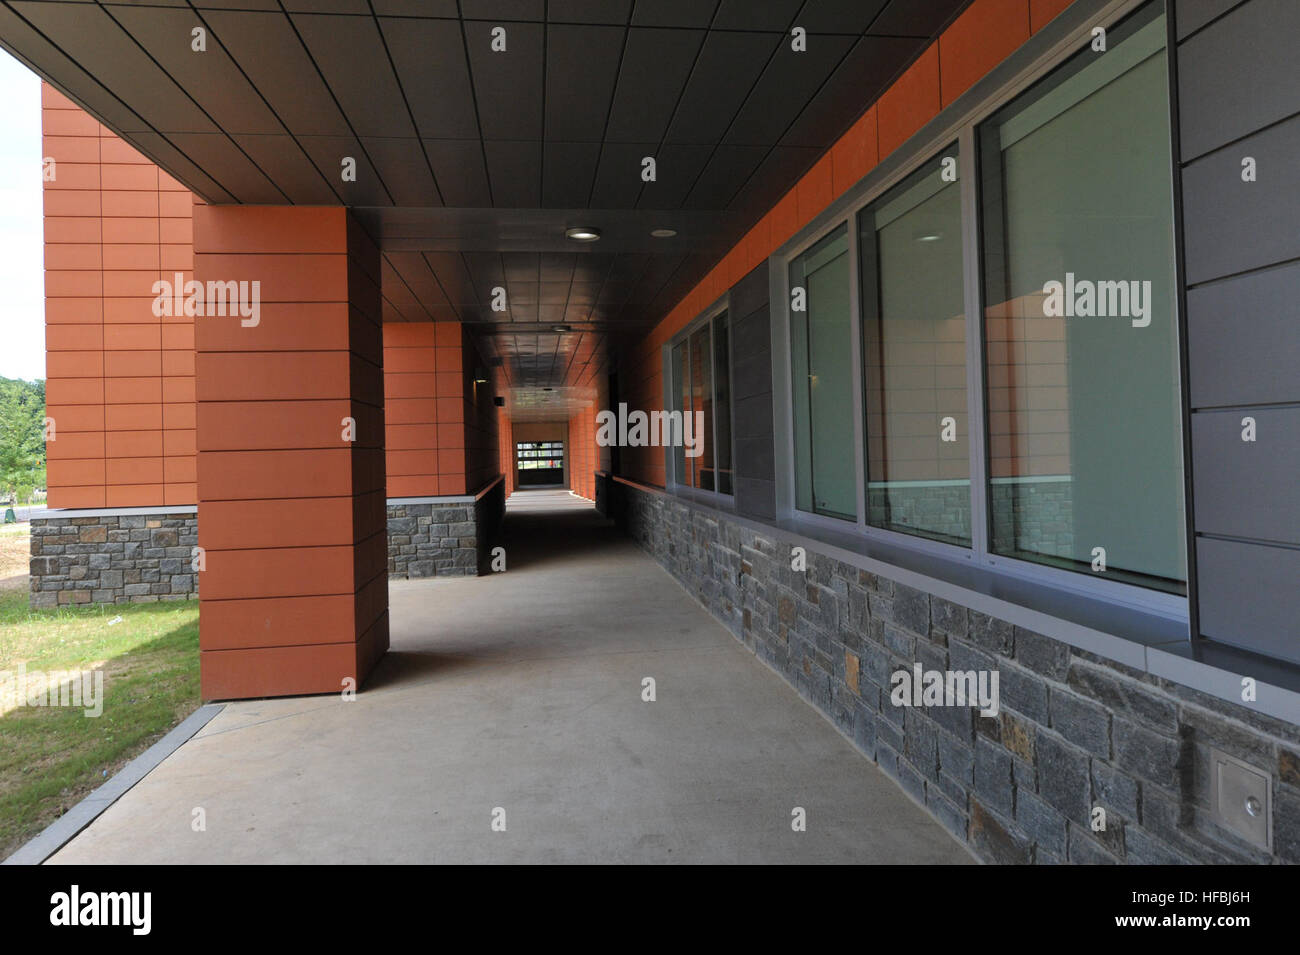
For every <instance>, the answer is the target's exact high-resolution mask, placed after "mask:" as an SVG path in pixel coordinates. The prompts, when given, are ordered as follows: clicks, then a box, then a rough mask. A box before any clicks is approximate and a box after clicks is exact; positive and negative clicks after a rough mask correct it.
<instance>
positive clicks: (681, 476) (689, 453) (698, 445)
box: [669, 312, 733, 494]
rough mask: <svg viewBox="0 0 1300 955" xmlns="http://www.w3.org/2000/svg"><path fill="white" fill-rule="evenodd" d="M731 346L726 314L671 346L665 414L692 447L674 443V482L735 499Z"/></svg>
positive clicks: (692, 329) (715, 318)
mask: <svg viewBox="0 0 1300 955" xmlns="http://www.w3.org/2000/svg"><path fill="white" fill-rule="evenodd" d="M729 341H730V336H729V335H728V324H727V313H726V312H720V313H718V314H717V315H715V316H713V317H712V318H710V319H706V320H705V321H704V322H702V323H700V324H698V325H695V326H693V327H692V328H690V329H688V330H687V332H686V333H685V334H684V335H683V336H682V337H681V339H679V340H678V341H677V342H676V343H675V344H674V345H673V347H672V349H671V352H670V355H671V358H670V368H669V372H670V374H671V376H672V382H671V388H670V395H671V407H670V408H669V410H670V411H673V412H678V413H680V414H681V417H682V421H683V422H684V425H683V435H684V436H685V437H688V438H689V439H690V442H689V443H690V444H691V447H689V448H688V447H686V446H685V445H686V443H687V442H684V441H683V442H676V443H675V444H674V445H673V447H672V448H671V449H670V451H671V460H672V468H673V480H674V481H675V482H676V483H677V484H679V485H683V486H686V487H694V488H699V489H700V490H703V491H716V492H718V493H721V494H731V493H733V490H732V480H731V479H732V471H731V396H730V393H729V389H730V386H731V352H730V346H729ZM687 422H689V424H687ZM697 425H698V427H697Z"/></svg>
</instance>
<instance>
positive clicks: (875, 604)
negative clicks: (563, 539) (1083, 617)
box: [609, 483, 1300, 863]
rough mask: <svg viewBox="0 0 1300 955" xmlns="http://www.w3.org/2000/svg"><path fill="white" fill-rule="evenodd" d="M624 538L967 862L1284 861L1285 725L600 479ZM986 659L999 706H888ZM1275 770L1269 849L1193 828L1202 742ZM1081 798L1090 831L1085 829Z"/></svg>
mask: <svg viewBox="0 0 1300 955" xmlns="http://www.w3.org/2000/svg"><path fill="white" fill-rule="evenodd" d="M609 487H611V488H612V489H613V496H616V497H618V498H620V499H621V500H620V501H619V503H618V505H617V507H616V510H617V511H619V512H621V513H622V514H623V515H624V517H623V521H624V523H625V526H626V527H627V529H628V531H629V533H630V534H631V536H632V537H633V538H634V539H636V540H637V541H638V542H639V543H640V544H641V546H642V547H644V548H645V549H646V551H648V552H649V553H650V554H651V555H652V556H653V557H654V558H655V559H656V560H657V561H658V562H659V563H660V564H662V565H663V567H664V568H665V569H666V570H667V571H668V572H669V573H671V574H672V575H673V576H674V577H676V578H677V579H678V581H680V582H681V584H682V586H683V587H685V588H686V590H687V591H688V592H689V593H691V594H692V595H693V596H694V597H695V598H696V599H697V600H699V601H700V603H701V604H703V605H704V607H705V608H706V609H707V610H709V612H710V613H712V614H713V615H714V616H715V617H717V618H718V620H719V621H721V622H722V623H723V624H724V625H725V626H726V627H727V628H728V629H729V630H730V631H731V632H732V634H733V635H734V636H735V637H736V638H737V639H738V640H740V641H742V642H743V643H744V644H745V646H746V647H748V648H749V649H750V650H752V651H753V652H754V653H755V654H757V655H758V657H759V658H760V659H762V660H763V661H764V662H765V663H766V664H767V665H768V666H770V667H771V668H772V669H773V670H775V671H776V672H777V673H779V674H780V675H781V676H782V677H784V678H785V679H786V680H787V681H788V682H789V683H791V684H792V685H793V686H794V687H795V688H796V689H797V690H798V691H799V693H800V694H801V695H802V696H803V697H804V698H805V699H806V700H808V702H809V703H811V704H812V705H813V706H815V707H816V708H817V709H818V710H819V711H820V712H821V713H822V714H823V715H824V716H825V717H826V718H827V719H829V720H831V721H832V722H833V723H834V724H835V725H836V726H837V727H839V729H840V730H841V732H843V733H844V735H845V736H847V737H848V738H850V739H851V740H852V741H853V742H854V744H855V745H856V746H857V747H858V749H860V750H861V751H862V752H863V753H864V754H865V755H866V756H868V757H869V758H870V759H872V760H874V761H875V762H876V763H877V764H878V765H879V766H880V768H881V769H883V770H884V771H885V772H886V773H888V774H889V775H890V776H891V777H893V778H894V779H895V780H896V781H897V782H898V784H899V785H900V786H902V787H903V789H905V790H906V791H907V792H908V793H910V794H911V795H912V796H913V797H914V798H915V799H916V800H917V802H919V803H921V804H922V805H924V806H925V807H926V808H927V809H928V810H929V811H930V813H931V814H932V815H933V816H935V818H936V819H938V820H939V821H940V822H941V823H942V824H943V825H944V826H945V827H946V828H947V829H948V830H949V831H950V832H951V833H952V834H953V835H954V836H956V837H957V838H958V839H961V840H963V841H965V842H966V843H967V845H969V846H970V847H971V849H972V850H973V851H974V852H975V853H976V855H978V856H979V857H980V858H981V859H984V860H985V861H988V862H999V863H1054V862H1076V863H1113V862H1121V861H1122V862H1129V863H1190V862H1199V863H1226V862H1254V863H1258V862H1300V728H1297V727H1296V726H1294V725H1290V724H1287V723H1282V722H1280V721H1277V720H1273V719H1270V718H1268V717H1265V716H1261V715H1259V714H1257V713H1254V712H1252V711H1250V710H1247V709H1245V708H1244V707H1240V706H1234V705H1232V704H1230V703H1225V702H1222V701H1220V700H1218V699H1214V698H1211V697H1208V696H1205V695H1203V694H1200V693H1198V692H1196V691H1194V690H1190V689H1186V688H1184V687H1180V686H1178V685H1176V684H1173V683H1170V682H1168V681H1166V680H1161V679H1158V678H1156V677H1152V676H1150V675H1148V674H1145V673H1141V672H1138V671H1136V670H1132V669H1130V668H1128V667H1125V666H1123V665H1121V664H1116V663H1110V662H1108V661H1105V660H1103V659H1101V658H1099V657H1096V656H1094V655H1092V654H1088V653H1085V652H1083V651H1080V650H1077V649H1073V648H1071V647H1070V646H1068V645H1066V644H1064V643H1061V642H1058V641H1056V640H1053V639H1050V638H1048V637H1045V636H1043V635H1041V634H1037V633H1034V632H1032V631H1029V630H1025V629H1022V628H1020V627H1013V626H1012V625H1011V624H1010V623H1007V622H1006V621H1003V620H998V619H996V618H993V617H990V616H986V615H984V614H980V613H976V612H974V611H972V610H970V609H968V608H967V607H964V606H961V605H958V604H955V603H951V602H948V601H945V600H941V599H939V598H938V597H934V596H931V595H929V594H927V593H924V592H923V591H919V590H915V589H913V588H911V587H907V586H905V585H903V584H901V583H897V582H895V581H893V580H890V579H888V578H886V577H883V576H878V575H875V574H871V573H867V572H865V571H862V570H859V569H858V568H856V567H853V566H850V565H848V564H846V563H844V562H841V561H837V560H834V559H832V558H829V557H827V556H825V555H824V554H821V553H818V552H817V550H816V544H815V543H813V542H809V541H806V540H801V541H799V544H800V545H801V546H805V547H806V548H807V550H808V569H807V571H806V573H801V572H797V571H793V570H791V569H790V563H791V561H790V545H791V542H790V541H787V540H784V539H783V538H782V537H780V536H779V535H778V533H777V532H776V531H772V532H771V533H769V532H768V531H767V530H762V531H760V530H756V529H755V528H754V527H753V526H752V525H746V524H742V523H740V522H739V521H737V520H736V519H734V518H731V517H729V516H727V515H725V514H723V513H721V512H719V511H715V510H712V509H706V508H702V507H699V506H697V505H692V504H688V503H686V502H684V501H681V500H678V499H675V498H673V497H670V496H668V495H665V494H662V493H660V492H657V491H653V490H641V489H638V488H634V487H630V486H628V485H626V484H623V483H614V484H612V485H609ZM917 664H920V665H921V666H923V667H924V669H926V670H941V671H942V670H948V669H950V668H951V669H953V670H962V671H967V670H976V671H990V670H996V671H998V672H999V674H1000V687H999V689H1000V696H1001V712H1000V713H999V715H998V716H997V717H996V718H988V717H982V716H980V715H979V713H978V712H977V711H976V710H975V709H973V708H970V707H942V706H939V707H929V708H921V707H902V706H896V705H894V704H893V702H892V701H891V698H890V693H891V686H892V683H891V676H892V674H894V673H896V672H898V671H900V670H903V671H907V672H911V670H912V668H913V667H914V666H915V665H917ZM1211 747H1214V748H1217V749H1220V750H1223V751H1225V752H1227V753H1229V754H1230V755H1233V756H1236V757H1238V758H1239V759H1241V760H1244V761H1245V762H1247V763H1249V764H1250V765H1252V766H1256V767H1258V768H1259V769H1261V770H1263V771H1264V772H1266V773H1268V774H1270V775H1272V776H1273V777H1274V780H1275V781H1274V790H1273V807H1274V808H1273V822H1274V853H1273V854H1272V855H1271V856H1270V855H1268V854H1267V853H1264V852H1261V851H1259V850H1257V849H1254V848H1252V847H1250V846H1247V845H1246V844H1244V843H1242V842H1240V841H1239V840H1238V839H1237V838H1236V837H1235V836H1233V835H1232V834H1231V833H1227V832H1225V831H1222V830H1220V829H1218V828H1216V827H1215V825H1214V824H1213V823H1212V822H1211V821H1210V818H1209V816H1210V806H1211V802H1210V782H1209V781H1210V775H1209V766H1210V749H1211ZM1094 807H1101V808H1103V809H1105V811H1106V828H1105V830H1104V831H1100V832H1093V831H1092V828H1091V825H1090V822H1091V818H1092V817H1091V813H1092V810H1093V808H1094Z"/></svg>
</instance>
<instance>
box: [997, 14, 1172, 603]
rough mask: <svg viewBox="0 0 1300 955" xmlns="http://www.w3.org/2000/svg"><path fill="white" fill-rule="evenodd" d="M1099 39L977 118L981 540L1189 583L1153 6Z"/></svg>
mask: <svg viewBox="0 0 1300 955" xmlns="http://www.w3.org/2000/svg"><path fill="white" fill-rule="evenodd" d="M1108 45H1109V51H1108V52H1107V53H1106V54H1105V55H1104V56H1097V55H1095V54H1092V53H1091V51H1087V52H1085V53H1083V54H1080V55H1078V56H1076V57H1075V58H1073V59H1072V60H1070V61H1068V62H1067V63H1066V64H1065V65H1063V66H1062V67H1061V69H1059V70H1057V71H1056V72H1055V73H1053V74H1052V75H1051V76H1049V77H1048V78H1047V79H1046V80H1044V81H1043V82H1041V83H1039V84H1037V85H1036V86H1034V87H1032V88H1031V89H1030V90H1029V91H1028V92H1026V93H1025V94H1023V95H1022V96H1020V97H1019V98H1017V99H1016V100H1014V101H1013V102H1012V103H1011V104H1009V105H1008V106H1007V107H1005V108H1004V109H1003V110H1001V111H1000V112H999V113H997V114H996V115H995V116H994V117H992V118H991V119H990V121H989V122H987V123H985V124H983V125H982V126H981V127H980V129H979V147H980V187H981V204H982V209H983V217H982V228H983V255H984V271H985V300H986V301H985V306H986V307H985V312H984V325H985V337H986V363H987V398H988V458H989V478H990V486H989V518H990V532H991V546H992V549H993V550H994V551H995V552H996V553H999V554H1006V555H1010V556H1014V557H1019V558H1023V559H1027V560H1033V561H1037V562H1040V563H1046V564H1052V565H1056V566H1060V567H1065V568H1069V569H1074V570H1079V571H1084V572H1089V571H1092V570H1093V569H1094V567H1096V566H1097V565H1096V564H1095V561H1096V560H1097V558H1098V556H1099V555H1101V554H1102V553H1103V551H1104V559H1105V576H1106V577H1108V578H1111V579H1118V580H1123V581H1127V582H1130V583H1137V584H1142V585H1145V586H1149V587H1154V588H1158V589H1163V590H1166V591H1170V592H1174V593H1185V592H1186V585H1185V581H1186V577H1187V573H1186V566H1185V545H1184V524H1183V479H1182V450H1181V445H1180V435H1181V423H1180V414H1179V377H1178V348H1177V338H1176V325H1175V321H1176V316H1175V298H1174V277H1173V276H1174V273H1173V228H1172V223H1173V208H1172V199H1171V196H1172V184H1171V174H1170V162H1171V160H1170V154H1169V143H1170V141H1171V140H1170V128H1169V100H1168V83H1167V77H1168V74H1167V64H1166V60H1165V20H1164V16H1163V9H1162V6H1161V5H1160V4H1154V5H1152V6H1149V7H1146V8H1144V9H1143V10H1141V11H1139V12H1138V13H1137V14H1135V15H1134V16H1132V17H1130V18H1129V19H1128V20H1126V21H1124V22H1123V23H1121V24H1120V25H1119V26H1117V27H1115V28H1114V29H1112V30H1111V31H1110V32H1109V33H1108ZM1099 549H1100V550H1099Z"/></svg>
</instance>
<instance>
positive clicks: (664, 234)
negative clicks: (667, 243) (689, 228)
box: [650, 229, 677, 239]
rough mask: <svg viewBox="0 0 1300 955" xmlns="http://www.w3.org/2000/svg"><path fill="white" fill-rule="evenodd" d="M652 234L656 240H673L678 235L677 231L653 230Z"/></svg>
mask: <svg viewBox="0 0 1300 955" xmlns="http://www.w3.org/2000/svg"><path fill="white" fill-rule="evenodd" d="M650 234H651V235H652V236H654V237H655V238H656V239H671V238H672V237H673V236H675V235H676V234H677V230H676V229H651V230H650Z"/></svg>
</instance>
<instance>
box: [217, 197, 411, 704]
mask: <svg viewBox="0 0 1300 955" xmlns="http://www.w3.org/2000/svg"><path fill="white" fill-rule="evenodd" d="M194 240H195V241H194V245H195V276H196V279H198V280H199V281H204V282H206V281H209V280H213V281H229V280H232V279H245V278H246V279H248V280H252V279H254V278H256V279H257V280H258V281H260V282H261V300H262V304H261V321H260V322H259V323H258V324H257V325H255V326H252V327H244V326H242V325H241V323H240V321H239V319H238V318H237V317H235V318H225V319H223V318H219V317H208V318H206V319H204V320H203V321H201V322H199V323H198V329H197V347H198V362H197V368H198V376H197V397H198V421H199V428H198V431H199V516H200V521H199V544H200V546H201V547H202V548H203V549H204V551H205V556H206V567H205V569H204V570H203V572H202V575H201V576H202V592H201V599H202V607H201V613H200V620H199V624H200V625H199V646H200V654H201V676H202V687H203V690H202V692H203V696H204V697H205V698H207V699H229V698H247V697H257V696H286V695H293V694H302V693H337V692H339V691H340V689H342V688H343V687H344V686H346V685H347V684H346V683H345V682H344V681H347V680H352V681H355V682H354V683H353V684H352V685H353V686H359V685H360V684H361V682H362V681H363V680H364V679H365V677H366V675H367V674H368V673H369V671H370V669H371V668H372V667H373V666H374V664H375V662H376V661H377V660H378V658H379V657H380V656H381V655H382V654H383V653H384V652H385V651H386V650H387V648H388V581H387V575H386V569H387V560H386V527H385V510H384V505H385V499H384V409H383V402H384V382H383V372H382V364H381V363H382V360H383V357H382V354H383V347H382V334H381V331H380V322H381V311H380V301H381V299H380V291H379V275H380V271H379V259H380V257H379V251H378V249H377V248H376V247H375V246H374V244H373V243H372V242H371V241H370V239H369V238H368V237H367V236H366V235H365V234H364V233H363V231H362V230H361V229H360V228H359V227H358V226H357V225H356V223H355V221H354V220H353V219H352V217H351V215H350V214H349V213H348V212H347V210H345V209H341V208H321V207H305V206H304V207H268V206H201V207H199V208H198V209H197V210H196V215H195V233H194ZM345 418H351V419H353V420H354V421H355V425H356V429H355V434H354V435H352V436H351V437H349V436H348V435H347V434H346V433H345V431H344V429H343V420H344V419H345Z"/></svg>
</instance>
